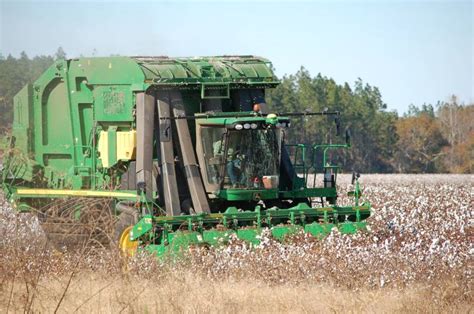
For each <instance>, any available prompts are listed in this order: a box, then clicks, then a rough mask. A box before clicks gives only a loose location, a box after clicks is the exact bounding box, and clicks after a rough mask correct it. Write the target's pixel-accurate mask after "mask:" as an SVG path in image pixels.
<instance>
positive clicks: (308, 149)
mask: <svg viewBox="0 0 474 314" xmlns="http://www.w3.org/2000/svg"><path fill="white" fill-rule="evenodd" d="M278 84H279V82H278V80H277V78H276V77H275V75H274V74H273V72H272V70H271V64H270V62H269V61H268V60H265V59H262V58H259V57H254V56H224V57H203V58H167V57H130V58H128V57H110V58H80V59H72V60H59V61H56V62H55V64H54V65H52V66H51V67H50V68H49V69H48V70H47V71H46V72H45V73H44V74H43V75H42V76H41V77H40V78H39V79H38V80H37V81H36V82H35V83H33V84H31V85H27V86H25V87H24V88H23V89H22V90H21V91H20V92H19V93H18V94H17V95H16V97H15V98H14V121H13V130H12V136H11V141H10V148H9V150H8V151H7V152H6V153H5V158H4V164H3V171H2V186H3V189H4V192H5V195H6V197H7V198H8V199H9V201H10V202H11V203H12V205H13V207H14V208H16V210H18V211H20V212H34V213H36V214H37V215H38V218H39V220H40V222H42V223H43V226H44V229H45V232H46V233H47V234H49V235H51V236H53V235H58V234H61V233H64V234H65V233H69V234H72V235H73V236H80V235H81V236H84V234H83V233H84V232H83V230H84V229H81V228H82V227H83V225H85V224H87V223H89V222H90V217H93V218H94V217H101V212H104V211H107V212H108V213H110V214H111V215H112V217H114V219H115V220H114V226H113V228H115V235H116V240H117V241H118V242H119V244H120V247H121V248H122V250H123V251H124V252H128V253H133V252H134V251H135V250H136V249H137V248H140V249H145V250H148V251H150V252H154V253H156V254H158V255H163V254H164V253H166V252H176V251H179V250H182V249H186V248H187V247H189V246H194V245H217V244H218V243H226V241H227V240H228V239H229V237H230V236H231V235H232V234H234V235H235V236H237V237H238V238H240V239H242V240H244V241H248V242H250V243H253V244H258V243H259V239H260V236H259V235H260V234H261V232H262V230H263V229H264V228H268V230H270V231H271V235H272V236H273V237H274V238H276V239H278V240H284V239H285V237H286V236H287V235H289V234H294V233H295V232H298V231H299V230H304V231H305V232H307V233H310V234H312V235H314V236H316V237H321V236H324V235H326V234H328V233H329V232H330V231H331V229H332V228H335V227H336V228H338V229H339V230H340V232H342V233H354V232H356V231H357V230H359V229H364V228H365V222H364V220H365V219H366V218H367V217H368V216H369V215H370V205H369V204H368V203H361V204H359V196H360V189H359V185H358V182H357V178H356V182H355V190H354V191H353V192H352V193H351V194H352V195H353V196H354V200H355V203H354V206H338V205H337V204H336V201H337V197H338V195H337V191H336V179H337V174H338V170H339V167H338V166H336V165H333V164H331V161H330V160H329V159H330V158H329V156H328V151H329V150H333V149H345V148H349V147H350V135H349V134H346V141H345V142H344V143H338V144H333V143H329V144H311V145H310V144H289V143H285V132H286V130H287V129H288V128H290V127H291V119H292V118H293V117H297V118H299V116H311V115H323V116H329V117H334V121H335V122H336V123H337V129H338V130H339V112H330V111H327V110H326V111H323V112H303V113H298V112H289V113H277V112H271V111H269V108H268V106H267V104H266V103H265V90H266V89H269V88H274V87H276V86H277V85H278ZM331 119H332V118H331ZM318 156H319V157H318ZM321 160H322V162H321ZM316 161H319V162H318V163H320V162H321V164H320V165H316ZM315 170H318V171H315ZM316 172H318V173H316ZM317 178H319V180H320V182H321V184H315V183H316V182H319V181H317V180H316V179H317ZM105 205H107V206H105ZM91 213H92V214H91ZM97 213H98V214H97ZM97 215H98V216H97ZM58 217H61V218H67V219H66V220H61V219H58ZM88 219H89V220H88ZM67 227H68V228H67ZM104 228H105V227H104ZM80 230H82V231H80ZM94 232H95V231H94Z"/></svg>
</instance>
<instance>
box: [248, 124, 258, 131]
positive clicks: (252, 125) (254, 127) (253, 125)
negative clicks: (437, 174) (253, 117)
mask: <svg viewBox="0 0 474 314" xmlns="http://www.w3.org/2000/svg"><path fill="white" fill-rule="evenodd" d="M250 128H251V129H252V130H255V129H256V128H258V125H257V123H252V124H250Z"/></svg>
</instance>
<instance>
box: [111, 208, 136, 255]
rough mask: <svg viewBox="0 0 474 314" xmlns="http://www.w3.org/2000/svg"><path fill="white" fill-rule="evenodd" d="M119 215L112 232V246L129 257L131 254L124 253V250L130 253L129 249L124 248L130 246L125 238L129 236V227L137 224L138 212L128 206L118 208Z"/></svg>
mask: <svg viewBox="0 0 474 314" xmlns="http://www.w3.org/2000/svg"><path fill="white" fill-rule="evenodd" d="M118 209H119V210H120V215H119V216H118V219H117V222H116V223H115V231H114V241H113V243H114V246H115V247H119V248H120V249H121V250H122V251H123V252H124V253H125V254H126V255H131V254H130V253H131V252H125V251H126V250H128V251H130V248H128V249H127V247H126V246H130V245H131V244H130V243H129V242H130V241H127V237H128V236H129V235H130V231H131V227H133V226H134V225H135V224H136V223H137V222H138V212H137V211H136V210H135V209H133V208H132V207H129V206H123V205H122V206H120V208H118Z"/></svg>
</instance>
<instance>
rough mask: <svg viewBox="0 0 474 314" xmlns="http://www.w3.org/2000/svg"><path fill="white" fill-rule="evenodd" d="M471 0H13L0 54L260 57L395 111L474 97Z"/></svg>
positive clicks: (1, 26)
mask: <svg viewBox="0 0 474 314" xmlns="http://www.w3.org/2000/svg"><path fill="white" fill-rule="evenodd" d="M473 19H474V5H473V2H472V1H436V2H435V1H314V2H308V1H304V2H294V1H293V2H283V1H252V2H250V1H242V2H237V1H215V2H202V1H155V2H140V1H134V2H125V1H119V2H112V1H94V2H90V1H74V2H67V1H56V2H45V1H21V0H20V1H18V0H17V1H6V0H0V52H1V53H2V54H3V55H4V56H6V55H8V54H12V55H14V56H18V55H19V54H20V52H21V51H26V52H27V54H28V55H29V56H30V57H31V56H34V55H41V54H53V53H54V52H55V51H56V49H57V48H58V47H59V46H62V47H63V48H64V50H65V51H66V53H67V54H68V57H75V56H79V55H81V54H82V55H85V56H90V55H92V54H95V55H97V56H102V55H105V56H106V55H110V54H121V55H169V56H198V55H221V54H254V55H260V56H264V57H266V58H269V59H270V60H271V61H272V62H273V64H274V66H275V68H276V71H277V74H278V75H279V76H280V77H281V76H282V75H284V74H285V73H288V74H291V73H295V72H296V71H297V70H298V69H299V68H300V66H304V67H306V68H307V69H308V70H309V71H310V73H311V74H312V75H316V74H317V73H318V72H321V73H322V74H323V75H326V76H329V77H332V78H334V79H335V80H336V81H337V82H338V83H343V82H349V83H350V84H352V83H353V82H354V81H355V80H356V79H357V78H358V77H360V78H362V79H363V80H364V81H365V82H367V83H369V84H371V85H374V86H377V87H379V88H380V90H381V93H382V96H383V99H384V101H385V102H386V103H387V105H388V108H389V109H392V110H393V109H395V110H397V111H398V112H399V113H402V112H405V111H406V110H407V108H408V105H409V104H411V103H413V104H415V105H421V104H423V103H436V102H437V101H438V100H447V99H448V97H449V96H450V95H452V94H456V95H458V96H459V98H460V100H461V101H464V102H474V91H473V90H474V80H473V73H474V49H473V45H474V25H473V24H474V22H473Z"/></svg>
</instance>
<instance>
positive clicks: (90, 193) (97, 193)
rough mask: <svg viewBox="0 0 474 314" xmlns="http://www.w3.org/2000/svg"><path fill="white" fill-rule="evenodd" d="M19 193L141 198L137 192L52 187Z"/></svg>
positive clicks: (20, 192) (18, 191) (23, 190)
mask: <svg viewBox="0 0 474 314" xmlns="http://www.w3.org/2000/svg"><path fill="white" fill-rule="evenodd" d="M16 194H17V195H38V196H41V195H58V196H85V197H117V198H137V199H138V198H139V196H138V195H137V194H134V193H128V192H116V191H92V190H51V189H17V190H16Z"/></svg>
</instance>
